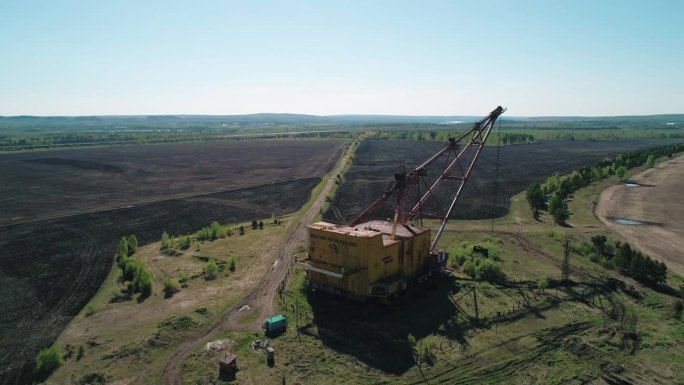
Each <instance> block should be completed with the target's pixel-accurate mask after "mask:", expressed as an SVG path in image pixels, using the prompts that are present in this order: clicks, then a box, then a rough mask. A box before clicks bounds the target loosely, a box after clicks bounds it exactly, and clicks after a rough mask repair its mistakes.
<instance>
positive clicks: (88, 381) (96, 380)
mask: <svg viewBox="0 0 684 385" xmlns="http://www.w3.org/2000/svg"><path fill="white" fill-rule="evenodd" d="M106 383H107V377H105V375H104V374H100V373H88V374H86V375H84V376H83V377H81V379H80V380H78V382H77V384H78V385H104V384H106Z"/></svg>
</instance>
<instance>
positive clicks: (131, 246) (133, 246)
mask: <svg viewBox="0 0 684 385" xmlns="http://www.w3.org/2000/svg"><path fill="white" fill-rule="evenodd" d="M136 251H138V238H136V237H135V235H134V234H131V235H129V236H128V255H132V254H134V253H135V252H136Z"/></svg>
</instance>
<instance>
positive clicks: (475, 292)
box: [473, 286, 480, 323]
mask: <svg viewBox="0 0 684 385" xmlns="http://www.w3.org/2000/svg"><path fill="white" fill-rule="evenodd" d="M473 300H474V301H475V320H476V321H477V322H478V323H479V322H480V311H479V309H478V308H477V289H476V288H475V286H473Z"/></svg>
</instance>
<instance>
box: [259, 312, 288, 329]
mask: <svg viewBox="0 0 684 385" xmlns="http://www.w3.org/2000/svg"><path fill="white" fill-rule="evenodd" d="M285 328H287V319H286V318H285V316H284V315H282V314H278V315H276V316H273V317H271V318H269V319H267V320H266V323H265V324H264V329H265V332H266V334H276V333H281V332H283V331H285Z"/></svg>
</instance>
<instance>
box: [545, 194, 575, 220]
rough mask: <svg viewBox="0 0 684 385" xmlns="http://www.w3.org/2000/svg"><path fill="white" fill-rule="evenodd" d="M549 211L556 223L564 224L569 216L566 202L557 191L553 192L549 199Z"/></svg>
mask: <svg viewBox="0 0 684 385" xmlns="http://www.w3.org/2000/svg"><path fill="white" fill-rule="evenodd" d="M549 213H550V214H551V215H552V216H553V219H554V220H555V221H556V223H558V224H564V223H565V221H566V220H568V218H570V212H569V211H568V204H567V203H565V201H564V200H563V198H561V196H560V194H559V193H557V192H556V193H553V195H552V196H551V200H550V201H549Z"/></svg>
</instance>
